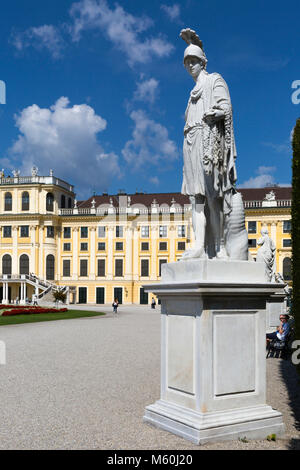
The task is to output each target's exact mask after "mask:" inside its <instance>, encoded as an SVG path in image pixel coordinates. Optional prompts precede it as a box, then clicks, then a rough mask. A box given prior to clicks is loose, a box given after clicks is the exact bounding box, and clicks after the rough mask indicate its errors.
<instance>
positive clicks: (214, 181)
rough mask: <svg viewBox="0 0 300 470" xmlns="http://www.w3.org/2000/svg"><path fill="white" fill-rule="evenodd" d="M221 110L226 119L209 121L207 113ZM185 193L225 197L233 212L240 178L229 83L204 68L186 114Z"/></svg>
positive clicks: (227, 207) (227, 210)
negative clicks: (233, 191)
mask: <svg viewBox="0 0 300 470" xmlns="http://www.w3.org/2000/svg"><path fill="white" fill-rule="evenodd" d="M210 109H216V110H217V109H219V110H222V111H223V112H224V113H225V118H224V119H221V120H219V121H217V122H215V123H213V124H211V125H210V124H207V123H206V122H205V121H204V120H203V115H204V113H205V112H207V111H208V110H210ZM185 120H186V124H185V127H184V144H183V161H184V167H183V183H182V189H181V192H182V194H186V195H189V196H195V195H203V196H206V197H207V198H215V197H221V198H223V212H224V214H225V215H227V214H229V213H230V211H231V196H232V188H233V184H234V183H235V181H236V168H235V159H236V148H235V141H234V134H233V125H232V108H231V101H230V95H229V90H228V87H227V85H226V82H225V81H224V79H223V78H222V77H221V75H219V74H217V73H212V74H208V73H207V72H206V71H204V70H203V71H202V72H201V73H200V76H199V78H198V81H197V83H196V85H195V87H194V88H193V90H192V91H191V95H190V99H189V102H188V105H187V109H186V113H185Z"/></svg>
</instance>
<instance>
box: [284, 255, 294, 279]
mask: <svg viewBox="0 0 300 470" xmlns="http://www.w3.org/2000/svg"><path fill="white" fill-rule="evenodd" d="M282 275H283V279H284V280H285V281H290V280H291V279H292V262H291V258H284V260H283V263H282Z"/></svg>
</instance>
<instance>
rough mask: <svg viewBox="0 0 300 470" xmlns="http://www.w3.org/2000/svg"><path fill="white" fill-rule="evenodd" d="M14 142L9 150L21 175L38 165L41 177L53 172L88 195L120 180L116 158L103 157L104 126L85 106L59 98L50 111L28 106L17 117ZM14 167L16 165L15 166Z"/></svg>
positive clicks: (113, 156) (98, 117)
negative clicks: (72, 103) (99, 139)
mask: <svg viewBox="0 0 300 470" xmlns="http://www.w3.org/2000/svg"><path fill="white" fill-rule="evenodd" d="M15 119H16V126H17V127H18V129H19V136H18V139H17V141H16V142H15V143H14V145H13V146H12V148H11V149H10V153H11V155H12V156H13V157H14V159H15V160H19V159H20V157H21V158H22V161H23V164H22V166H21V168H20V170H21V174H27V175H29V174H30V169H31V167H32V166H33V165H37V166H38V168H39V170H40V174H49V169H50V168H52V169H53V170H54V173H55V174H57V175H59V177H61V178H63V179H66V180H67V181H68V182H70V183H71V184H75V185H76V188H77V190H78V189H80V187H82V188H84V190H85V191H87V192H89V193H91V192H92V189H93V187H94V188H95V189H96V190H97V191H100V190H107V189H108V186H109V183H110V182H111V181H112V180H113V179H115V178H116V177H117V178H118V177H120V169H119V165H118V157H117V155H116V154H115V153H113V152H111V153H106V152H104V150H103V148H102V147H101V145H100V143H99V142H98V136H97V134H98V133H99V132H101V131H103V130H104V129H105V128H106V126H107V123H106V121H105V119H103V118H102V117H101V116H98V115H97V114H96V113H95V111H94V109H93V108H91V107H90V106H88V105H86V104H81V105H74V106H70V104H69V100H68V98H66V97H61V98H60V99H59V100H58V101H57V102H56V103H55V104H54V105H53V106H51V107H50V108H44V109H43V108H40V107H39V106H37V105H36V104H33V105H32V106H29V107H27V108H25V109H23V111H21V113H20V114H19V115H17V116H15ZM14 164H15V163H14Z"/></svg>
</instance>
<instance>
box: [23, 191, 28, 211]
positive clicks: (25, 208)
mask: <svg viewBox="0 0 300 470" xmlns="http://www.w3.org/2000/svg"><path fill="white" fill-rule="evenodd" d="M22 211H29V193H28V192H27V191H24V192H23V193H22Z"/></svg>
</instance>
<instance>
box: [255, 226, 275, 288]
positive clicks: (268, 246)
mask: <svg viewBox="0 0 300 470" xmlns="http://www.w3.org/2000/svg"><path fill="white" fill-rule="evenodd" d="M257 244H258V245H260V248H259V249H258V250H257V255H256V262H257V263H264V264H265V272H266V277H267V278H268V280H269V281H270V282H274V280H275V273H276V262H275V253H276V246H275V243H274V242H273V240H272V239H271V238H270V237H269V235H263V236H262V237H261V238H260V239H259V240H257Z"/></svg>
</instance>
